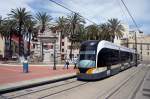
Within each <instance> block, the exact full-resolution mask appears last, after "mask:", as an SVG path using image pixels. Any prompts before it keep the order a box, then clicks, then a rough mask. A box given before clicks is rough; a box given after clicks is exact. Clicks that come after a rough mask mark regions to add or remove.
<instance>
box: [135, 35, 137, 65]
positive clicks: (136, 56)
mask: <svg viewBox="0 0 150 99" xmlns="http://www.w3.org/2000/svg"><path fill="white" fill-rule="evenodd" d="M135 66H137V37H136V32H135Z"/></svg>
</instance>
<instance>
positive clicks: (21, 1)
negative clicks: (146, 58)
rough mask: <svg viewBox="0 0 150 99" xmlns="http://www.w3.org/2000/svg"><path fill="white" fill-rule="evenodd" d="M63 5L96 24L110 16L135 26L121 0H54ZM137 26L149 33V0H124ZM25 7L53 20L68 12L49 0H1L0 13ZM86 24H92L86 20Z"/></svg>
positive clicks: (4, 13)
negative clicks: (40, 12) (44, 14)
mask: <svg viewBox="0 0 150 99" xmlns="http://www.w3.org/2000/svg"><path fill="white" fill-rule="evenodd" d="M55 1H56V2H58V3H61V4H63V5H64V6H66V7H68V8H70V9H72V10H74V11H76V12H79V13H80V14H81V15H82V16H84V17H86V18H88V19H90V20H92V21H94V22H95V23H97V24H100V23H104V22H106V21H107V20H108V19H110V18H118V19H119V20H121V22H122V23H126V24H128V25H129V26H130V27H135V26H134V24H133V22H132V20H131V18H130V17H129V15H128V14H127V11H126V10H125V8H124V6H123V4H122V3H121V0H55ZM124 2H125V3H126V5H127V7H128V8H129V10H130V12H131V14H132V15H133V17H134V19H135V21H136V23H137V24H138V26H139V28H140V29H141V30H142V31H143V32H144V33H145V34H150V31H149V29H150V13H149V11H150V6H149V4H150V0H124ZM17 7H26V8H27V10H28V11H30V12H31V13H32V14H33V15H34V14H35V13H36V12H38V11H44V12H47V13H48V14H49V15H51V16H52V17H53V19H54V20H55V19H56V18H57V17H59V16H67V15H69V14H70V12H69V11H67V10H66V9H64V8H62V7H60V6H58V5H56V4H54V3H52V2H50V1H49V0H1V3H0V15H2V16H3V17H6V16H7V14H8V13H9V12H10V10H11V9H12V8H17ZM86 22H87V24H92V23H90V22H88V21H86Z"/></svg>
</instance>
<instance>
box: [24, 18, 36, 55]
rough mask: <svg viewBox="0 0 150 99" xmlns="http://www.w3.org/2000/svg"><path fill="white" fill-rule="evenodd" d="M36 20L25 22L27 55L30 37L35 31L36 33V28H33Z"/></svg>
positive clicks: (28, 53)
mask: <svg viewBox="0 0 150 99" xmlns="http://www.w3.org/2000/svg"><path fill="white" fill-rule="evenodd" d="M35 24H36V22H35V21H33V20H31V19H30V20H28V21H27V22H26V24H25V27H26V37H27V39H28V44H27V56H29V55H30V45H31V37H33V35H34V34H35V33H37V31H36V29H35V28H34V26H35Z"/></svg>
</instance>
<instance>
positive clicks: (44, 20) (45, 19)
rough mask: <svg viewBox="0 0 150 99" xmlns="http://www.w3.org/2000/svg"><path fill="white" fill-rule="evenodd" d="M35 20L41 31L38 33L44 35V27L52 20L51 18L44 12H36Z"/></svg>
mask: <svg viewBox="0 0 150 99" xmlns="http://www.w3.org/2000/svg"><path fill="white" fill-rule="evenodd" d="M36 19H37V22H38V24H39V25H40V27H41V29H40V32H41V33H44V31H45V28H46V26H47V25H48V23H49V22H50V21H51V20H52V17H51V16H49V15H48V14H47V13H46V12H38V13H37V14H36Z"/></svg>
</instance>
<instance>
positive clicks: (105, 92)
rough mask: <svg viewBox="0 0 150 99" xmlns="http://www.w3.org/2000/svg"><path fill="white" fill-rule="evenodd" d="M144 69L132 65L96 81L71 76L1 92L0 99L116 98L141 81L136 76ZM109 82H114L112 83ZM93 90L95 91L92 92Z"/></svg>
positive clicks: (143, 73)
mask: <svg viewBox="0 0 150 99" xmlns="http://www.w3.org/2000/svg"><path fill="white" fill-rule="evenodd" d="M145 70H147V68H145V67H144V66H139V67H137V68H136V67H134V68H131V69H128V70H127V71H123V72H121V73H119V75H118V74H117V75H114V76H112V77H109V78H106V79H104V80H100V81H96V82H82V81H77V80H76V78H73V79H68V80H65V81H60V82H56V83H54V84H47V85H43V86H39V87H35V88H28V89H25V90H21V91H18V92H12V93H7V94H2V96H1V97H0V98H1V99H66V98H68V99H76V98H77V99H84V98H82V97H86V99H118V98H114V97H116V95H119V94H120V92H121V93H122V92H124V88H126V87H127V86H131V87H132V86H133V83H136V82H137V85H138V84H139V82H141V81H140V80H138V79H137V78H138V76H139V75H140V77H141V78H142V77H143V75H145V73H146V72H145ZM118 77H119V79H118ZM133 80H134V82H133ZM111 82H114V84H113V83H111ZM95 84H96V85H95ZM109 84H110V85H109ZM89 89H90V90H89ZM126 89H127V88H126ZM94 90H96V91H95V92H92V91H94ZM129 91H130V92H131V91H135V90H134V89H133V88H132V90H129ZM74 92H75V93H74ZM84 92H85V93H84ZM87 92H89V93H91V95H90V94H87ZM77 93H80V94H82V95H83V96H82V95H81V96H79V95H78V94H77ZM94 93H96V96H95V95H94ZM131 94H132V93H131ZM72 95H73V96H72ZM84 95H85V96H84ZM121 99H131V98H121Z"/></svg>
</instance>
